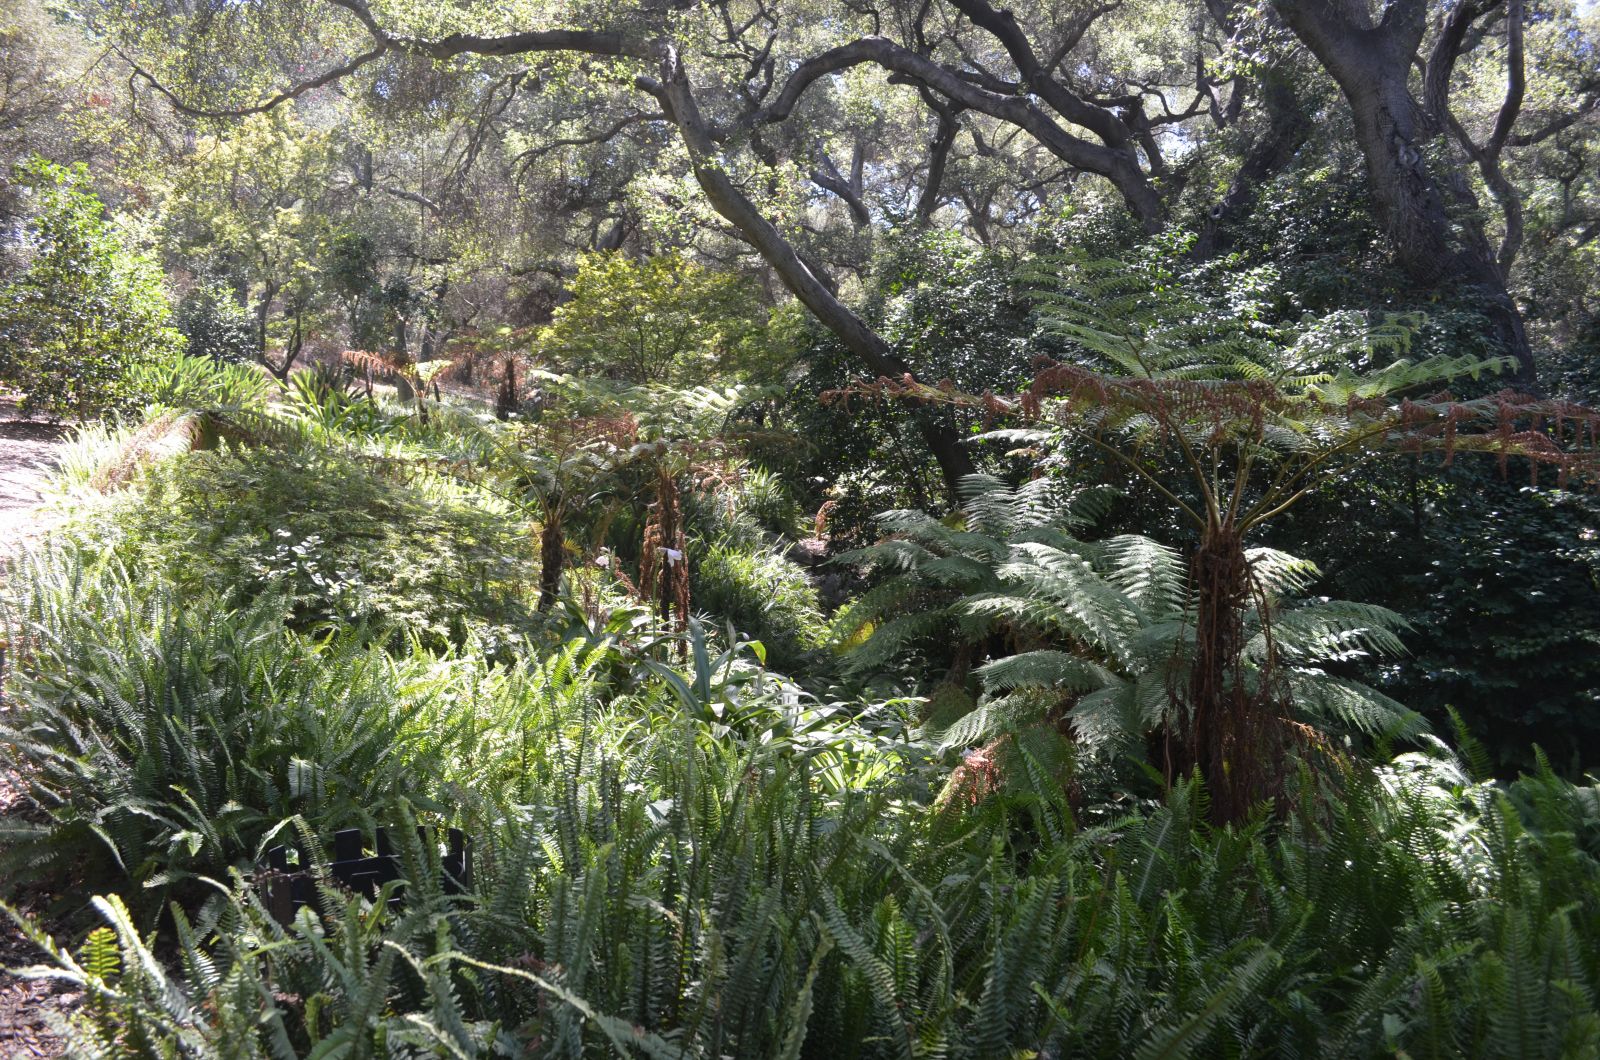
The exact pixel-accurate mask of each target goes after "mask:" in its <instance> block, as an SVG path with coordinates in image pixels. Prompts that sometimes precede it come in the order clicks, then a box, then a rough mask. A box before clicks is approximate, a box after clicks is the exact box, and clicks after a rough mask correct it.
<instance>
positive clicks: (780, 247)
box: [641, 48, 977, 501]
mask: <svg viewBox="0 0 1600 1060" xmlns="http://www.w3.org/2000/svg"><path fill="white" fill-rule="evenodd" d="M661 69H662V80H661V81H660V82H659V83H656V82H649V83H647V84H644V85H642V86H641V87H644V88H645V89H646V91H650V92H651V93H652V94H654V95H656V96H657V98H658V99H659V100H660V101H661V103H662V105H663V106H664V107H665V108H666V110H667V113H668V115H669V116H670V117H671V118H672V120H673V122H674V123H675V124H676V125H677V126H678V130H679V132H680V134H681V135H682V136H683V142H684V145H685V147H686V148H687V149H688V152H689V162H690V165H691V166H692V167H693V169H694V175H695V180H696V181H697V182H698V183H699V185H700V190H701V191H703V192H704V193H705V196H706V200H707V201H708V202H709V203H710V204H711V206H712V207H713V208H714V209H715V210H716V211H717V212H718V213H719V214H721V215H722V216H723V217H724V218H726V219H727V220H728V221H729V223H731V224H732V225H733V226H734V227H735V228H737V229H738V230H739V232H740V234H742V235H743V236H744V238H745V239H746V240H747V241H748V242H749V243H750V245H751V246H752V247H754V248H755V249H756V251H757V252H758V253H760V255H761V256H762V258H764V259H765V260H766V262H767V264H769V265H771V266H772V268H773V271H775V272H776V273H777V274H778V277H779V278H780V279H781V280H782V281H783V283H784V286H786V287H788V288H789V290H790V291H791V292H793V293H794V296H795V297H796V298H798V299H799V300H800V302H801V304H803V305H804V306H805V307H806V308H807V309H809V310H811V312H812V313H813V314H815V315H816V317H817V319H818V320H820V321H821V322H822V324H823V325H824V326H825V327H827V328H828V330H830V331H832V332H833V333H834V334H835V335H837V336H838V337H839V339H840V341H842V342H843V343H844V344H845V346H846V347H847V348H848V349H849V350H850V351H851V352H852V353H854V354H855V355H856V356H857V357H859V358H861V361H862V363H864V364H865V365H866V366H867V367H868V368H869V369H871V370H872V371H873V372H875V373H877V374H878V375H879V376H880V377H886V378H890V379H896V380H898V379H902V378H905V377H908V376H910V377H912V378H915V375H914V373H913V372H912V371H911V368H910V366H908V365H907V364H906V363H905V362H904V361H902V360H901V359H900V358H899V357H898V356H897V355H896V354H895V353H894V351H893V350H892V349H891V348H890V346H889V344H888V343H887V342H885V341H884V340H883V337H882V336H881V335H879V334H878V333H877V332H875V331H873V330H872V328H871V327H870V326H868V324H867V322H866V321H864V320H862V319H861V318H860V317H859V316H857V315H856V314H855V313H854V312H852V311H851V309H850V308H849V307H848V306H846V305H845V304H844V303H843V302H841V301H840V300H839V299H838V297H837V296H836V295H835V294H834V293H833V291H832V290H830V289H829V287H828V285H827V284H826V283H824V282H823V281H822V280H821V279H819V278H818V277H817V275H816V273H814V272H813V271H812V270H811V268H810V267H808V266H807V265H806V263H805V262H804V261H802V260H801V258H800V255H799V254H797V253H796V252H795V248H794V247H793V246H792V245H791V244H790V243H789V241H788V240H787V239H785V238H784V236H783V234H782V233H781V232H779V231H778V229H777V228H776V227H775V226H774V225H773V224H772V222H771V221H769V220H767V218H766V217H765V216H763V215H762V213H761V212H760V210H758V209H757V208H756V206H755V204H754V203H753V202H751V201H750V199H749V198H748V197H746V196H745V194H744V192H743V191H741V190H740V189H739V186H738V185H737V184H736V183H734V181H733V179H732V178H731V177H730V176H729V175H728V172H727V170H726V169H725V168H724V163H723V162H722V160H721V158H720V152H719V151H718V149H717V145H716V143H715V141H714V140H713V139H712V138H711V134H710V131H709V130H708V129H707V127H706V124H705V120H704V118H703V117H702V116H701V114H700V107H699V104H698V103H697V101H696V100H695V97H694V93H693V91H692V89H691V87H690V85H689V78H688V74H687V73H686V71H685V70H684V67H683V63H682V62H681V60H680V59H679V57H678V53H677V51H676V50H675V49H671V48H669V49H667V54H666V56H665V58H664V59H663V60H662V64H661ZM916 420H917V429H918V431H920V432H921V434H922V440H923V442H924V443H925V444H926V445H927V446H928V449H929V451H930V452H931V453H932V454H933V458H934V460H935V461H937V462H938V464H939V471H940V473H941V475H942V476H943V478H944V482H945V486H946V488H947V489H948V490H949V493H950V497H951V500H952V501H954V500H955V499H956V498H957V497H958V496H959V494H958V492H957V487H958V485H959V484H960V482H961V480H962V479H963V478H965V477H966V476H968V475H971V474H973V473H974V472H975V471H976V470H977V468H976V466H975V465H974V464H973V462H972V456H971V454H969V453H968V452H967V450H966V448H965V447H964V446H963V445H962V444H961V437H960V435H959V433H958V432H957V425H956V421H955V418H954V416H952V415H951V414H950V413H949V412H948V410H939V411H935V412H931V413H929V414H928V415H925V416H918V417H916Z"/></svg>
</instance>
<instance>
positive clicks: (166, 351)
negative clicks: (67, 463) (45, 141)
mask: <svg viewBox="0 0 1600 1060" xmlns="http://www.w3.org/2000/svg"><path fill="white" fill-rule="evenodd" d="M22 179H23V180H24V182H25V183H27V184H28V185H29V186H30V187H31V188H32V189H33V191H34V195H35V199H36V202H37V211H36V213H35V214H34V216H33V218H32V220H31V221H30V222H29V225H28V228H27V231H26V233H25V236H24V241H25V242H26V243H27V244H28V246H29V248H30V249H31V251H32V259H31V261H29V263H28V264H27V266H26V268H24V269H23V271H22V273H21V274H20V275H18V276H17V277H16V278H15V279H12V280H11V281H10V282H9V283H7V284H5V285H4V286H0V381H3V382H5V383H6V384H8V385H10V386H14V387H16V388H17V389H19V390H21V391H22V392H23V394H24V400H23V407H24V409H25V410H27V411H30V412H43V413H45V414H47V415H49V416H52V417H62V416H97V415H100V414H102V413H105V412H107V411H110V410H113V409H116V408H118V407H123V406H127V405H129V404H130V403H131V401H132V400H133V398H134V397H135V395H134V393H133V392H132V390H131V388H130V386H129V384H128V375H129V371H130V370H131V369H132V368H134V367H135V366H137V365H139V364H141V363H145V362H149V361H154V360H159V359H161V358H163V357H167V356H172V355H174V354H176V353H177V352H178V351H179V350H180V349H181V348H182V344H183V338H182V336H181V335H179V334H178V332H176V331H174V330H173V329H172V328H171V327H168V326H167V317H168V309H167V302H166V295H165V293H164V292H163V291H162V287H161V272H160V270H159V268H158V267H157V265H156V262H155V261H154V259H152V258H150V257H149V256H147V255H145V254H143V253H141V252H139V251H137V250H135V249H133V248H132V247H130V246H129V245H128V244H127V243H126V241H125V240H124V239H123V238H122V237H121V236H120V235H119V234H118V232H117V231H116V230H115V229H114V228H113V227H112V226H111V225H110V224H109V223H108V222H107V221H106V218H105V209H104V207H103V206H102V205H101V204H100V200H99V199H97V198H96V197H95V196H94V193H93V192H91V191H90V190H89V187H88V184H89V176H88V171H87V170H85V169H84V168H83V167H81V166H79V167H76V168H73V169H64V168H62V167H60V166H56V165H53V164H51V163H48V162H43V161H35V162H31V163H28V164H27V165H25V166H24V167H23V169H22Z"/></svg>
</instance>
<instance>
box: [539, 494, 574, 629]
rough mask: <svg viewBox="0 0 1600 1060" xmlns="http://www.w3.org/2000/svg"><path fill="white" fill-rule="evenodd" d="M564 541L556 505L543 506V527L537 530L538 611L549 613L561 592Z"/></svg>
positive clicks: (564, 559) (564, 555)
mask: <svg viewBox="0 0 1600 1060" xmlns="http://www.w3.org/2000/svg"><path fill="white" fill-rule="evenodd" d="M566 558H567V553H566V540H565V538H564V536H563V531H562V527H561V509H560V507H559V506H558V505H555V504H547V505H546V506H545V516H544V526H543V527H542V528H541V529H540V530H539V610H540V611H549V610H550V609H551V608H552V607H554V606H555V604H556V596H557V594H558V593H560V591H561V571H562V568H563V567H564V566H565V565H566Z"/></svg>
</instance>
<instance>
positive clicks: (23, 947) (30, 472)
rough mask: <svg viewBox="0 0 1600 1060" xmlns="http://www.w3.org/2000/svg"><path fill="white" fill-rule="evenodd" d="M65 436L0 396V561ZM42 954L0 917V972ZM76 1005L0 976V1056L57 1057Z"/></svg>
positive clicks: (2, 789) (40, 983)
mask: <svg viewBox="0 0 1600 1060" xmlns="http://www.w3.org/2000/svg"><path fill="white" fill-rule="evenodd" d="M65 437H66V428H63V427H60V426H56V425H52V424H46V423H39V422H37V421H33V420H24V419H19V418H17V414H16V406H15V404H14V403H13V402H11V401H7V400H5V399H3V398H0V557H3V556H6V555H10V554H12V553H14V552H15V551H16V550H17V549H18V548H20V547H22V546H23V545H24V543H26V542H27V541H29V540H31V539H34V538H36V537H37V536H38V535H39V534H40V533H41V532H42V531H43V529H44V528H45V526H46V520H45V518H43V517H42V516H41V514H40V512H39V504H40V501H41V500H42V497H41V493H40V491H41V489H42V487H43V485H44V483H45V480H46V479H47V478H48V477H49V475H50V472H51V471H52V470H53V469H54V468H55V464H56V457H57V453H58V452H59V450H60V448H61V445H62V443H63V441H64V440H65ZM3 709H5V707H4V704H3V701H0V710H3ZM22 803H23V800H22V795H21V791H20V785H19V783H18V778H17V777H15V776H14V775H8V774H5V773H0V818H8V817H11V816H12V815H13V814H15V813H17V812H18V811H20V810H21V809H22ZM20 905H21V907H22V910H23V911H24V912H27V913H31V914H35V915H37V914H40V913H42V912H43V909H42V908H38V907H37V906H36V903H35V902H33V901H30V900H29V897H28V896H23V897H22V899H21V901H20ZM42 957H43V954H41V953H40V952H39V951H38V950H37V949H36V948H35V947H34V946H33V944H32V943H31V942H29V941H28V940H27V939H25V938H23V937H22V935H21V934H20V933H19V932H18V931H17V929H16V926H15V925H14V924H12V923H11V921H10V920H9V919H3V920H0V969H4V968H16V967H26V966H28V965H31V964H36V963H38V962H39V960H40V959H41V958H42ZM77 1001H78V995H77V994H76V993H72V992H68V991H63V990H62V989H60V988H59V987H58V986H57V984H55V983H52V982H49V981H47V980H28V979H19V978H17V977H16V976H13V975H8V974H6V973H5V972H4V971H0V1057H8V1058H9V1057H55V1056H61V1055H62V1054H63V1046H62V1043H61V1041H60V1039H59V1038H57V1037H56V1036H55V1035H54V1034H52V1033H51V1032H50V1028H49V1024H50V1015H51V1014H52V1013H55V1014H65V1013H66V1012H68V1011H69V1010H70V1009H71V1008H72V1007H73V1006H74V1005H75V1004H76V1003H77Z"/></svg>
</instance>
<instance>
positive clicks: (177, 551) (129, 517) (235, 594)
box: [80, 447, 532, 645]
mask: <svg viewBox="0 0 1600 1060" xmlns="http://www.w3.org/2000/svg"><path fill="white" fill-rule="evenodd" d="M80 533H81V534H83V535H84V536H85V537H86V538H88V539H90V540H94V539H97V538H98V537H100V536H101V535H104V536H105V538H107V539H109V540H110V541H111V542H113V545H114V547H115V549H116V551H117V553H118V555H120V556H122V557H123V558H124V559H125V560H126V561H127V562H128V563H129V564H130V566H131V567H132V568H133V569H136V570H139V571H141V572H145V573H148V574H150V575H152V576H157V577H161V578H166V579H170V580H171V581H172V582H173V583H174V584H175V585H177V586H178V587H179V588H181V589H183V590H185V591H189V592H198V591H200V590H204V589H208V588H215V589H216V590H217V591H219V592H221V593H223V594H225V595H227V596H228V597H229V598H230V599H233V600H235V601H236V602H238V603H240V604H241V605H246V604H248V603H249V602H250V601H252V600H254V599H256V598H260V597H271V598H273V599H275V600H278V601H280V602H281V603H282V604H283V605H284V606H285V607H286V609H287V611H288V615H289V621H290V624H291V625H292V626H293V627H294V628H296V629H300V630H314V629H319V628H322V627H335V628H340V629H344V628H349V627H353V626H365V627H368V628H369V630H370V631H371V632H372V633H373V634H374V635H379V634H389V633H393V634H399V635H406V634H410V635H415V636H419V637H422V638H424V639H425V640H427V641H429V642H430V643H434V644H436V645H437V644H444V643H460V642H461V641H462V640H463V639H464V638H465V637H466V635H467V632H468V630H469V629H480V630H481V629H484V628H486V627H488V626H491V625H510V626H516V625H518V624H520V623H522V622H523V620H524V619H525V618H526V610H525V608H524V607H523V597H524V595H525V593H526V591H527V590H528V587H529V586H530V585H531V582H532V574H531V570H530V563H529V561H528V560H527V559H526V558H525V557H526V555H527V552H528V546H527V544H526V542H525V541H523V540H522V538H521V536H520V535H519V534H518V532H517V528H516V525H515V524H514V523H513V522H511V521H510V520H507V519H506V518H505V516H504V513H503V512H499V511H497V510H493V509H490V508H486V507H484V506H483V504H482V503H480V502H478V501H477V500H475V499H474V498H473V497H471V496H470V495H467V494H465V493H464V492H463V491H461V490H459V489H456V488H454V487H451V486H450V485H448V484H447V483H444V482H440V481H436V480H433V479H431V478H429V477H428V476H426V475H421V474H418V475H413V476H410V477H402V476H400V475H399V473H397V472H391V471H385V470H383V469H382V466H381V465H375V464H373V463H369V462H367V461H364V460H361V459H358V458H355V457H353V456H349V455H346V454H344V453H341V452H339V451H336V450H331V449H323V448H317V447H311V448H304V449H299V448H294V449H276V448H253V449H252V448H240V449H215V450H210V451H199V452H189V453H184V454H181V455H178V456H175V457H172V458H170V459H168V460H166V461H164V462H162V463H158V464H156V465H155V466H153V467H152V468H151V469H150V470H149V471H148V472H147V473H146V474H145V475H144V476H143V477H141V478H140V479H138V480H137V481H136V482H135V484H134V485H133V487H132V488H131V489H130V490H129V492H128V493H127V494H126V496H125V497H124V498H122V499H121V500H120V501H119V503H117V504H116V505H115V506H114V507H113V508H112V509H111V510H110V512H109V513H103V514H101V515H100V516H99V517H98V518H97V520H96V521H95V523H94V524H93V525H91V526H88V527H86V528H83V529H82V530H80Z"/></svg>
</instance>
